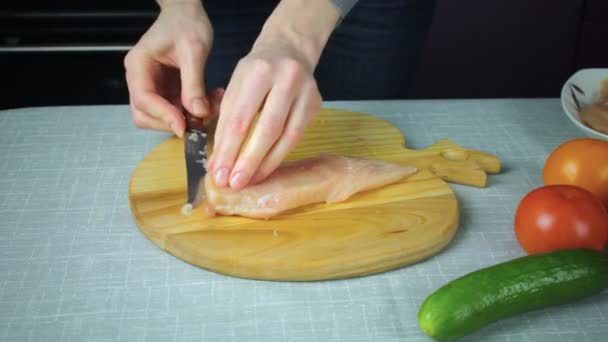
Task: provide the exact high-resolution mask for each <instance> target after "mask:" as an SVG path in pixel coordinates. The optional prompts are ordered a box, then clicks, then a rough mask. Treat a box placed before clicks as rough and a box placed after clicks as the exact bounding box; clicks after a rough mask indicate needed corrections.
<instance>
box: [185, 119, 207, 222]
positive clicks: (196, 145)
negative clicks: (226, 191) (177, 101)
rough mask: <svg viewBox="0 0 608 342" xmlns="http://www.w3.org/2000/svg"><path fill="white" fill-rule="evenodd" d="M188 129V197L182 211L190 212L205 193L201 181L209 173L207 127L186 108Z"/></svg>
mask: <svg viewBox="0 0 608 342" xmlns="http://www.w3.org/2000/svg"><path fill="white" fill-rule="evenodd" d="M184 113H185V119H186V120H185V121H186V130H185V133H184V153H185V159H186V176H187V181H188V197H187V200H186V204H185V205H184V207H183V208H182V212H183V213H185V214H189V213H190V212H191V211H192V209H193V208H195V207H196V206H197V205H198V204H200V202H201V200H202V199H203V196H204V194H199V189H200V183H201V182H202V181H203V179H204V177H205V175H206V174H207V129H206V128H207V127H206V125H205V124H204V122H203V120H202V119H198V118H196V117H194V116H192V115H190V114H189V113H188V112H187V111H185V110H184Z"/></svg>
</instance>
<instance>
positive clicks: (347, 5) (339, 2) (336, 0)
mask: <svg viewBox="0 0 608 342" xmlns="http://www.w3.org/2000/svg"><path fill="white" fill-rule="evenodd" d="M331 2H332V3H333V4H334V5H336V7H338V9H339V10H340V12H341V13H340V14H341V15H340V17H341V18H344V17H345V16H346V15H347V14H348V12H350V10H351V9H352V8H353V6H355V4H356V3H357V0H331Z"/></svg>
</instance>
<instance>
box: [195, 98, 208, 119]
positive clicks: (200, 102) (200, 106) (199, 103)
mask: <svg viewBox="0 0 608 342" xmlns="http://www.w3.org/2000/svg"><path fill="white" fill-rule="evenodd" d="M206 107H207V104H206V101H205V100H204V99H199V98H197V99H194V100H192V111H193V113H192V114H196V115H203V114H205V109H206Z"/></svg>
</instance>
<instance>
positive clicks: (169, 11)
mask: <svg viewBox="0 0 608 342" xmlns="http://www.w3.org/2000/svg"><path fill="white" fill-rule="evenodd" d="M161 7H162V10H161V12H160V15H159V16H158V18H157V19H156V21H155V22H154V24H153V25H152V26H151V27H150V28H149V29H148V31H147V32H146V33H145V34H144V35H143V36H142V37H141V39H140V40H139V41H138V42H137V44H136V45H135V46H134V47H133V49H131V51H129V53H128V54H127V55H126V57H125V60H124V65H125V69H126V78H127V85H128V88H129V102H130V106H131V112H132V116H133V121H134V122H135V125H136V126H137V127H140V128H150V129H157V130H166V131H172V132H174V133H175V134H176V135H177V136H179V137H182V136H183V132H184V130H185V121H184V116H183V114H182V112H181V108H182V106H183V107H184V108H186V109H187V110H188V111H189V112H190V113H191V114H192V115H193V116H196V117H199V118H205V117H207V116H208V115H210V114H211V110H212V108H211V107H210V104H209V102H210V101H209V99H208V98H207V94H205V85H204V81H203V79H204V77H203V75H204V67H205V63H206V61H207V56H208V55H209V51H210V49H211V46H212V44H213V28H212V27H211V23H210V22H209V18H208V17H207V14H206V13H205V10H204V9H203V5H202V4H201V1H200V0H165V1H162V4H161Z"/></svg>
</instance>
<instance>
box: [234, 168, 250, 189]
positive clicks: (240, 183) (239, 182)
mask: <svg viewBox="0 0 608 342" xmlns="http://www.w3.org/2000/svg"><path fill="white" fill-rule="evenodd" d="M246 182H247V177H246V175H245V173H244V172H243V171H239V172H237V173H236V174H235V175H234V176H232V178H230V187H231V188H234V189H240V188H242V187H244V186H245V185H246V184H245V183H246Z"/></svg>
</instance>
